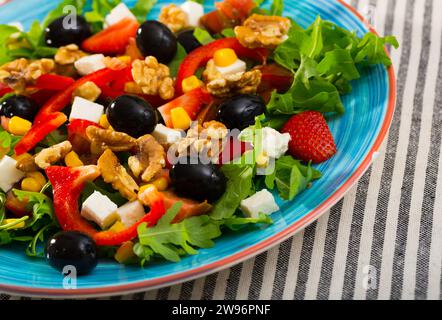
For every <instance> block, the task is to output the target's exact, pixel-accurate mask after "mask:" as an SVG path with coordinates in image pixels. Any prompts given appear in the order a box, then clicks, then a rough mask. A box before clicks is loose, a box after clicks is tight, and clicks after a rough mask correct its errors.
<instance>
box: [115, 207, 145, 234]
mask: <svg viewBox="0 0 442 320" xmlns="http://www.w3.org/2000/svg"><path fill="white" fill-rule="evenodd" d="M117 214H118V216H119V217H120V221H121V223H122V224H124V226H125V227H127V228H129V227H130V226H133V225H134V224H135V223H136V222H138V221H139V220H140V219H141V218H142V217H144V215H145V214H146V212H145V211H144V207H143V205H142V204H141V203H140V202H139V201H138V200H137V201H133V202H128V203H126V204H125V205H123V206H121V207H119V208H118V209H117Z"/></svg>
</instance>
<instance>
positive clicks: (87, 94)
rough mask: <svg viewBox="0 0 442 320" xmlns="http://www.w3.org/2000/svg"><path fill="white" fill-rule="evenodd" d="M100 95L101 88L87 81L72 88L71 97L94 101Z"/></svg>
mask: <svg viewBox="0 0 442 320" xmlns="http://www.w3.org/2000/svg"><path fill="white" fill-rule="evenodd" d="M100 95H101V89H100V88H99V87H98V86H97V85H96V84H95V83H94V82H92V81H87V82H85V83H84V84H82V85H81V86H79V87H78V88H77V89H75V90H74V93H73V94H72V97H73V98H74V97H82V98H84V99H86V100H89V101H95V100H97V99H98V97H99V96H100Z"/></svg>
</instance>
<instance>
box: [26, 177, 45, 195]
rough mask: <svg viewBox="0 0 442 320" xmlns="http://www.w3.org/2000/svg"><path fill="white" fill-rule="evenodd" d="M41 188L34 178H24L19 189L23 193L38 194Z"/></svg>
mask: <svg viewBox="0 0 442 320" xmlns="http://www.w3.org/2000/svg"><path fill="white" fill-rule="evenodd" d="M42 187H43V186H42V185H41V184H40V183H39V182H38V181H37V180H35V179H34V178H24V179H23V180H22V181H21V189H22V190H23V191H30V192H40V190H41V188H42Z"/></svg>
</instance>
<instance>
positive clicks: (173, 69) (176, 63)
mask: <svg viewBox="0 0 442 320" xmlns="http://www.w3.org/2000/svg"><path fill="white" fill-rule="evenodd" d="M186 56H187V52H186V49H184V47H183V46H182V45H181V44H179V43H178V50H177V52H176V55H175V57H174V58H173V60H172V61H171V62H170V63H169V70H170V74H171V76H172V77H176V75H177V73H178V69H179V68H180V64H181V62H183V60H184V58H185V57H186Z"/></svg>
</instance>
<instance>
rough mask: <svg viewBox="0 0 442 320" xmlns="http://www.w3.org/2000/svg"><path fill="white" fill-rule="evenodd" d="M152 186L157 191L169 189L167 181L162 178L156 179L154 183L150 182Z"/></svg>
mask: <svg viewBox="0 0 442 320" xmlns="http://www.w3.org/2000/svg"><path fill="white" fill-rule="evenodd" d="M152 184H153V185H154V186H155V187H157V189H158V190H159V191H165V190H167V188H168V187H169V183H168V182H167V179H166V178H164V177H161V178H158V179H156V180H155V181H153V182H152Z"/></svg>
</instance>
